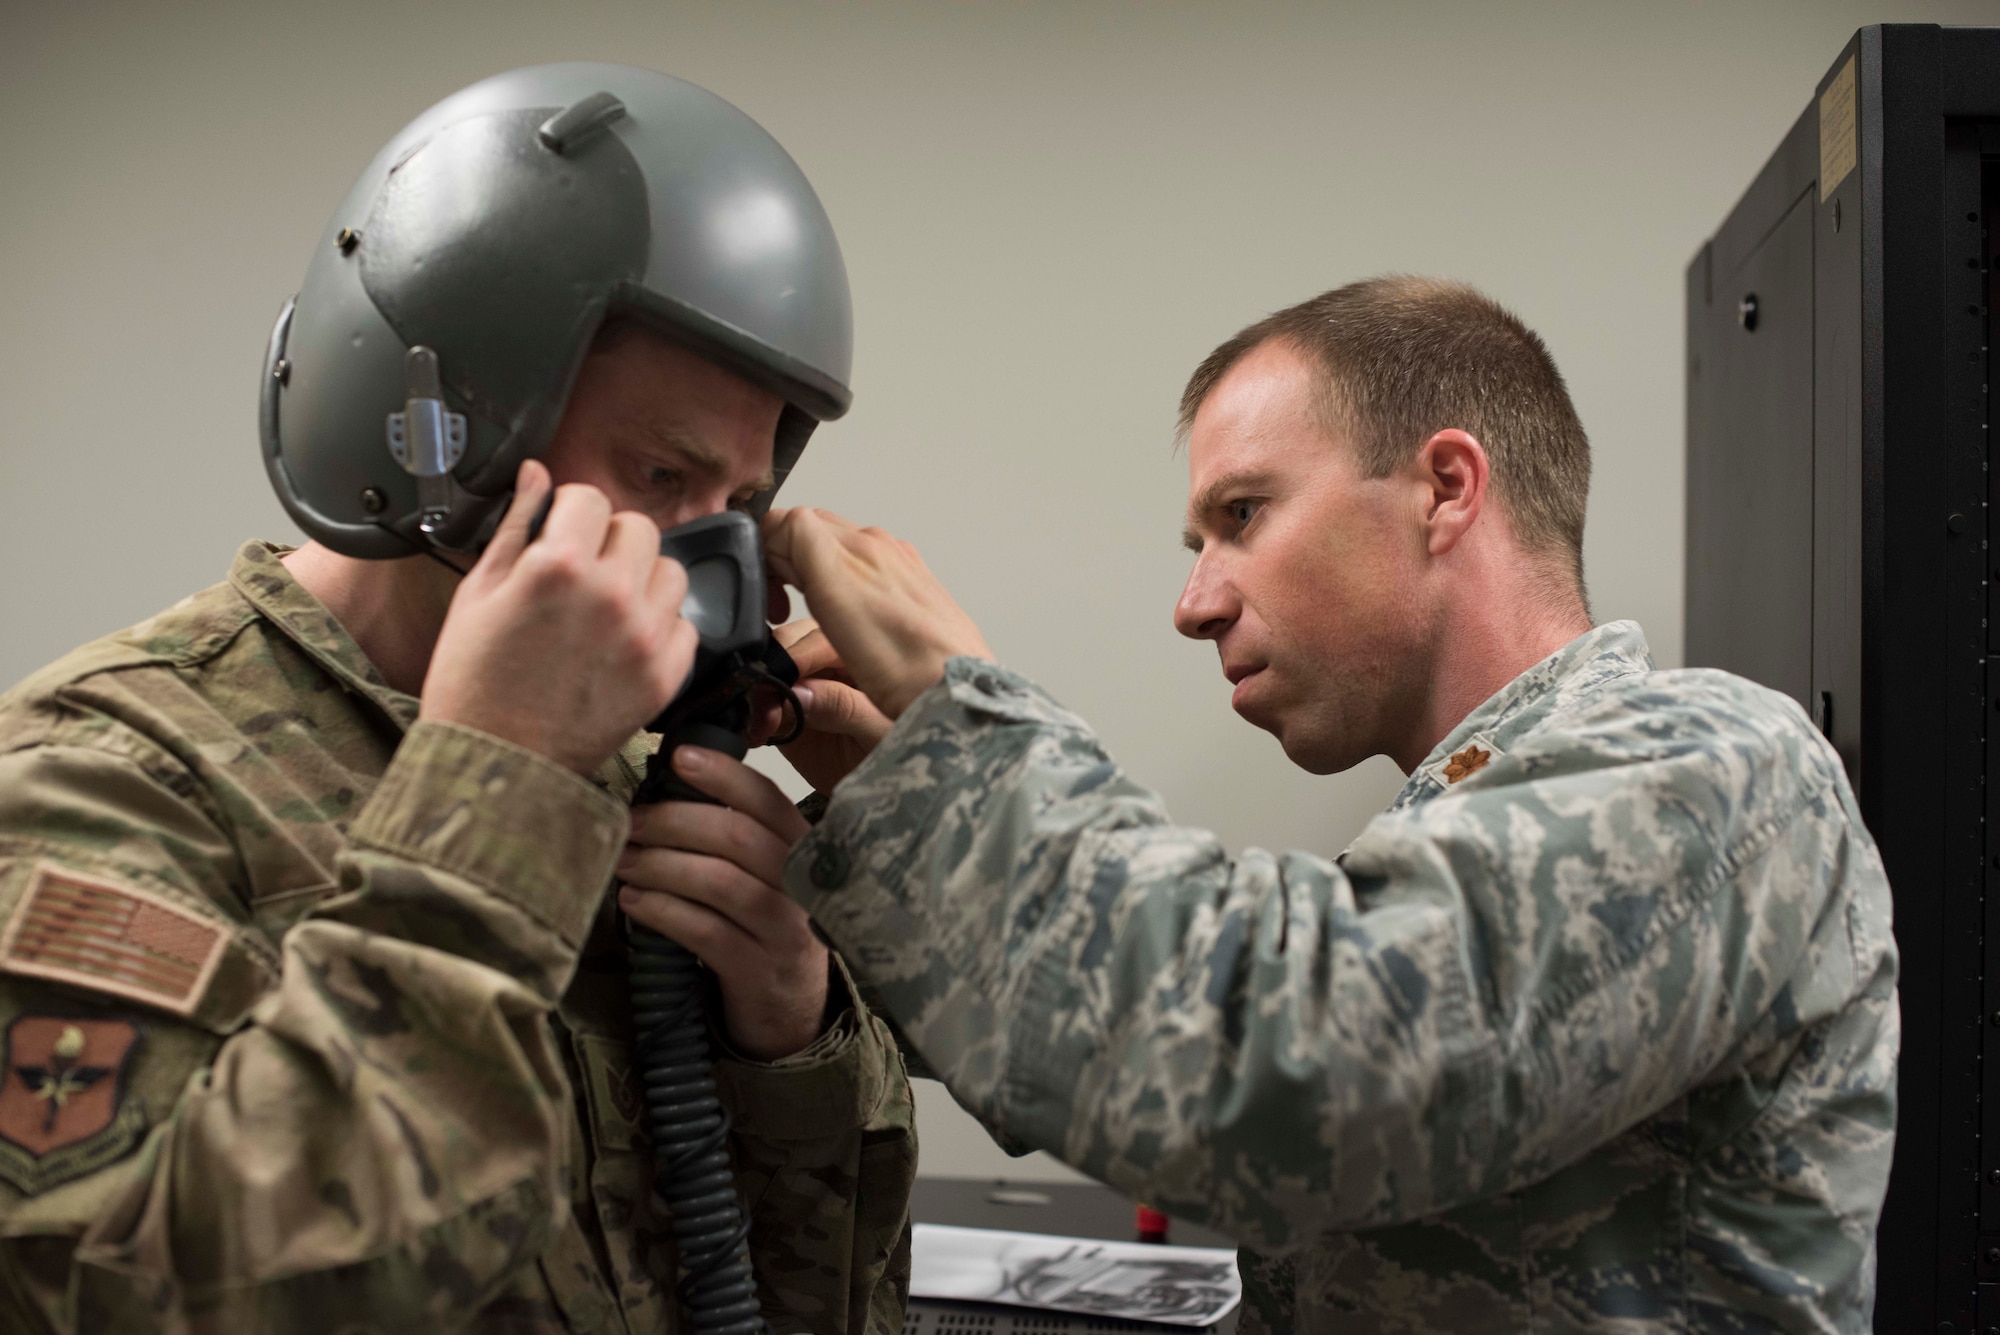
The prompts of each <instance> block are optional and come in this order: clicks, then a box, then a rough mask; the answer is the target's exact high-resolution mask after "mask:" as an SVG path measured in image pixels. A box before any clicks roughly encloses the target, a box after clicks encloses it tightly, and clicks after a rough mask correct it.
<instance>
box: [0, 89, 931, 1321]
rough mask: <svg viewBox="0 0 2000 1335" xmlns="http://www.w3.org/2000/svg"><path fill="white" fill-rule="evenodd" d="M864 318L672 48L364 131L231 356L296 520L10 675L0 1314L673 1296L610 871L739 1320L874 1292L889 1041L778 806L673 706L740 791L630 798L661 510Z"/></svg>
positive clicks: (749, 481)
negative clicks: (721, 1130) (709, 1008)
mask: <svg viewBox="0 0 2000 1335" xmlns="http://www.w3.org/2000/svg"><path fill="white" fill-rule="evenodd" d="M850 328H851V320H850V312H849V306H848V294H847V282H846V274H845V270H844V268H843V266H842V263H841V259H840V253H839V249H838V247H837V245H836V243H835V241H834V237H833V233H832V229H831V227H830V225H829V224H828V221H827V219H826V216H825V213H824V211H823V210H822V209H821V207H820V205H819V201H818V199H817V198H816V197H815V196H814V194H813V192H812V189H811V187H810V186H809V185H808V184H807V183H806V181H805V179H804V177H803V176H802V175H801V174H800V172H799V170H798V168H797V166H796V165H795V164H794V163H793V162H792V161H791V159H790V158H789V157H788V156H786V154H785V153H784V151H783V150H782V149H781V148H780V147H779V146H778V145H777V144H776V143H775V142H773V141H772V140H771V138H770V137H769V136H768V135H766V134H765V133H764V132H763V131H762V130H761V129H760V128H759V127H758V126H757V125H756V124H755V123H754V122H752V121H750V120H749V119H748V118H747V117H745V116H744V115H743V114H742V113H741V112H739V111H737V110H736V109H735V108H733V107H731V106H729V105H728V104H727V103H725V102H723V101H722V100H721V99H719V98H716V97H714V96H713V95H711V94H709V93H706V92H704V91H702V90H701V89H698V88H695V87H693V86H692V85H689V84H686V83H683V82H681V81H679V80H675V79H671V78H668V77H666V76H664V75H658V74H653V73H650V72H646V71H641V70H634V69H627V68H623V67H619V66H612V65H590V64H565V65H549V66H540V67H536V68H532V69H525V70H517V71H514V72H512V73H509V74H503V75H499V76H497V77H495V78H492V79H488V80H486V81H484V82H482V83H479V84H476V85H474V86H472V87H470V88H467V89H465V90H463V91H462V92H459V93H457V94H455V95H454V96H452V97H450V98H447V99H446V100H445V101H443V102H441V103H439V104H438V105H437V106H435V107H433V108H431V109H430V110H429V111H427V112H425V113H424V114H423V115H422V116H420V117H418V119H417V120H415V121H414V122H412V123H411V124H410V125H409V126H408V127H407V128H405V129H404V130H403V131H402V132H401V133H400V134H399V135H397V136H396V138H395V139H394V140H392V141H391V142H390V144H389V145H388V146H387V147H386V148H384V149H383V150H382V152H381V153H380V154H379V155H377V157H376V159H375V161H374V162H373V163H371V164H370V165H369V167H368V169H367V170H366V171H364V172H363V173H362V176H361V179H360V180H359V181H358V182H357V183H356V185H355V186H354V188H353V190H352V191H350V193H349V195H348V197H347V199H346V200H345V201H344V202H343V203H342V205H341V206H340V208H339V210H338V211H337V212H336V214H335V215H334V217H333V219H332V221H331V223H330V224H329V227H328V230H327V233H326V235H325V236H324V237H323V238H322V244H321V245H320V247H319V249H318V251H317V253H316V254H315V256H314V259H313V262H312V265H311V268H310V270H309V272H308V274H307V276H306V281H305V284H304V286H303V287H302V288H301V290H300V292H299V295H298V296H297V298H296V299H295V301H294V302H292V303H289V304H287V306H286V308H285V310H284V312H283V314H282V315H281V316H280V318H279V320H278V323H277V327H276V329H275V331H274V333H273V335H272V339H271V344H270V348H269V352H268V356H267V361H266V367H265V372H266V373H265V376H264V379H263V387H262V400H261V435H262V441H263V452H264V460H265V465H266V467H267V469H268V471H269V474H270V478H271V481H272V484H273V486H274V487H275V489H276V491H277V493H278V495H279V497H280V499H281V500H282V501H283V503H284V505H285V508H286V509H287V511H289V512H290V514H291V515H292V516H293V518H294V519H295V520H296V521H297V522H298V524H299V526H300V527H301V528H302V529H303V530H304V531H305V532H306V533H307V535H308V536H309V537H310V539H311V541H310V542H309V543H308V544H307V545H306V546H304V547H302V548H300V549H298V550H296V551H291V552H285V551H282V550H280V549H277V548H273V547H270V546H267V545H264V544H259V543H252V544H249V545H247V546H246V547H245V548H244V549H243V550H242V552H241V553H240V554H239V555H238V557H237V560H236V564H235V566H234V568H233V569H232V570H231V572H230V576H229V579H228V581H227V582H225V583H223V584H220V585H217V586H216V587H214V588H212V589H209V590H207V591H205V592H203V593H200V594H197V595H195V596H194V597H192V598H190V599H188V600H186V601H184V602H182V603H181V604H179V605H177V606H176V607H174V608H171V609H169V610H168V611H166V612H164V613H162V614H160V615H159V616H157V617H155V618H153V619H152V620H150V621H148V622H146V623H143V624H142V625H140V626H138V627H135V628H133V629H131V630H128V631H125V632H121V633H120V634H117V635H113V636H109V637H107V638H106V639H104V640H101V641H98V642H97V643H95V644H92V645H88V646H85V647H84V648H83V649H80V650H78V651H76V652H75V653H73V654H71V655H69V656H68V657H66V658H64V659H62V660H61V661H59V662H58V663H56V664H54V665H52V666H51V667H49V668H47V669H44V670H43V671H42V672H41V673H38V674H36V675H35V676H33V677H31V678H29V679H28V680H27V681H26V682H23V683H22V684H21V685H20V686H18V687H16V688H15V689H14V690H12V691H10V692H8V693H7V694H6V695H5V696H0V1034H4V1043H5V1065H4V1073H3V1074H0V1328H4V1329H6V1330H9V1331H13V1330H62V1331H69V1330H76V1331H89V1330H118V1331H128V1330H134V1331H145V1330H219V1331H247V1330H267V1329H268V1330H291V1329H314V1330H318V1329H329V1330H330V1329H350V1328H352V1329H364V1328H365V1329H376V1328H381V1329H408V1328H414V1327H416V1326H418V1325H420V1324H435V1325H436V1326H437V1327H438V1328H440V1329H454V1330H456V1329H467V1330H482V1331H484V1330H496V1331H497V1330H506V1331H510V1332H511V1331H537V1332H539V1331H562V1330H573V1331H600V1330H623V1331H632V1332H639V1331H672V1330H677V1329H683V1328H685V1327H684V1326H683V1317H682V1315H681V1311H680V1308H679V1305H678V1304H677V1302H676V1299H675V1294H674V1290H675V1285H676V1280H677V1267H678V1258H677V1256H676V1254H675V1247H674V1244H673V1242H672V1240H671V1237H670V1236H669V1234H668V1232H667V1221H666V1219H665V1218H664V1217H663V1215H662V1211H661V1207H660V1205H659V1202H658V1200H657V1199H656V1197H655V1196H654V1195H653V1192H652V1190H651V1181H652V1169H653V1165H652V1162H651V1160H652V1154H651V1146H650V1144H649V1143H648V1140H647V1138H646V1136H645V1134H644V1132H643V1130H642V1126H641V1118H642V1115H643V1112H642V1106H641V1102H642V1101H641V1098H640V1095H639V1091H638V1090H637V1088H636V1085H635V1081H634V1078H633V1067H634V1057H633V1052H632V1021H631V1012H630V1007H629V1002H628V1000H627V998H626V979H625V977H624V973H625V954H624V948H623V943H622V940H621V936H620V930H619V925H618V923H617V914H616V913H615V912H614V911H613V906H612V905H611V903H610V902H609V896H607V895H606V893H605V890H606V887H607V885H608V884H609V882H610V881H611V880H612V879H613V877H614V876H615V878H616V880H617V881H618V882H620V883H621V886H622V888H621V890H620V892H619V895H618V897H617V906H618V907H622V908H623V909H624V910H625V912H626V913H627V914H629V915H630V916H631V917H632V918H633V919H634V920H635V921H637V922H640V923H642V924H644V925H646V926H649V927H652V928H654V929H656V930H658V931H659V932H661V933H663V934H664V935H667V936H669V937H672V938H674V939H676V940H678V941H680V942H681V943H683V944H684V945H686V946H687V947H688V948H689V949H691V950H693V951H694V952H695V953H696V954H698V955H699V956H700V957H701V958H702V960H703V962H704V963H705V964H707V965H708V966H709V968H710V970H711V974H712V978H713V981H714V991H715V993H716V994H717V996H718V997H719V1000H720V1006H719V1009H718V1010H717V1013H716V1022H715V1030H716V1038H717V1042H718V1044H719V1045H720V1046H721V1048H722V1049H723V1055H722V1057H721V1059H720V1060H719V1061H718V1062H717V1064H716V1080H717V1084H718V1087H719V1089H720V1092H721V1095H722V1101H723V1103H724V1105H725V1107H727V1108H728V1110H729V1111H730V1112H731V1114H732V1115H733V1118H734V1126H733V1130H732V1131H731V1133H730V1137H729V1147H730V1150H731V1152H732V1155H733V1159H734V1163H735V1168H736V1177H737V1183H736V1185H737V1187H738V1193H737V1194H738V1195H739V1196H740V1197H741V1198H742V1199H743V1201H744V1202H745V1203H746V1205H747V1207H748V1215H749V1219H748V1227H749V1251H750V1255H751V1259H752V1262H753V1266H754V1269H755V1272H756V1276H757V1281H758V1287H759V1290H760V1293H761V1297H762V1304H763V1310H764V1314H765V1316H766V1317H767V1318H768V1319H770V1321H771V1322H772V1323H773V1325H774V1326H776V1327H777V1328H778V1329H783V1330H814V1331H861V1330H864V1329H867V1330H877V1329H884V1330H887V1329H895V1328H897V1327H898V1326H899V1325H900V1322H901V1299H902V1294H903V1292H904V1290H905V1288H906V1284H907V1276H908V1257H909V1242H908V1237H909V1234H908V1208H907V1205H908V1193H909V1185H910V1180H911V1177H912V1175H913V1173H914V1169H915V1160H916V1146H915V1134H914V1129H913V1116H912V1107H911V1101H910V1095H909V1089H908V1085H907V1081H906V1080H905V1077H904V1073H903V1068H902V1065H901V1062H900V1059H899V1058H898V1056H897V1053H896V1051H895V1048H894V1045H893V1044H892V1043H891V1041H890V1040H889V1038H888V1035H887V1032H886V1030H885V1029H884V1028H883V1026H882V1025H881V1023H880V1021H878V1020H877V1019H876V1018H875V1017H874V1016H873V1015H871V1014H870V1013H869V1012H868V1010H867V1008H866V1007H865V1006H864V1005H862V1004H861V1003H860V1002H859V1001H858V1000H857V999H856V997H855V994H854V991H853V986H852V983H851V982H850V981H849V979H848V975H847V973H846V970H845V968H844V966H843V965H842V964H841V962H840V960H839V959H838V958H837V957H836V956H834V955H832V954H831V953H830V952H829V951H828V950H827V948H826V947H825V946H824V945H823V944H822V943H821V942H820V941H819V940H818V939H817V938H816V937H815V936H814V934H813V933H812V931H811V929H810V926H809V924H808V923H807V921H806V918H805V916H804V914H803V912H802V911H801V910H798V909H797V908H796V907H795V906H793V905H791V904H790V903H789V902H788V901H786V900H784V899H783V898H782V896H778V895H776V894H775V893H773V892H772V891H770V890H769V889H768V888H767V886H766V884H765V883H766V882H768V881H769V880H770V879H771V873H772V869H773V868H774V867H776V866H778V865H781V863H782V859H783V856H784V851H785V846H786V842H787V841H785V840H782V839H780V838H778V837H775V836H773V835H772V834H771V830H773V829H777V830H781V831H790V832H792V833H793V834H794V835H796V833H798V832H802V830H803V828H804V824H803V820H802V818H800V817H799V816H798V815H797V814H796V813H795V812H791V811H789V809H786V810H771V809H765V808H766V807H769V806H770V804H771V803H770V794H769V791H768V789H765V788H757V789H754V790H753V789H750V788H747V787H743V786H742V785H741V784H740V783H737V781H736V780H735V779H734V778H733V777H726V778H725V780H724V781H723V782H721V783H717V782H716V781H715V779H714V777H713V773H714V771H715V769H716V767H715V766H714V765H712V764H709V765H704V764H703V761H702V756H701V754H700V753H693V754H688V753H685V752H683V753H681V754H680V755H679V756H677V758H676V769H677V771H678V772H679V773H681V774H682V775H683V776H684V777H686V778H687V779H688V780H689V781H690V782H691V783H692V784H693V785H694V786H695V787H697V788H704V789H706V790H707V791H710V792H711V793H712V794H713V795H714V796H716V797H717V798H719V799H721V800H722V801H723V802H724V803H726V805H725V806H699V805H695V804H690V803H664V804H661V805H658V806H654V807H647V808H641V809H639V810H636V811H630V812H628V810H627V805H626V804H627V802H628V800H629V799H630V796H631V794H632V792H633V791H634V789H635V787H636V783H637V779H638V775H639V771H640V769H641V768H643V765H644V753H645V750H646V741H645V739H644V738H643V737H641V738H639V739H637V740H634V733H635V732H636V731H637V730H638V728H639V727H640V726H641V725H642V724H643V723H645V722H646V721H647V720H648V719H650V718H652V717H653V716H654V715H655V714H656V713H658V712H659V710H660V709H661V707H662V706H663V705H664V704H666V702H667V701H668V699H669V698H670V697H672V696H673V694H674V693H675V692H676V691H677V690H678V689H679V687H680V686H681V684H682V682H683V681H684V680H685V679H686V677H687V674H688V670H689V665H690V663H691V661H692V658H693V652H694V644H695V638H696V637H695V634H694V631H693V629H692V628H691V627H690V626H689V624H688V623H687V622H686V621H684V620H683V619H682V618H681V617H680V616H679V614H678V609H679V607H680V604H681V600H682V597H683V595H684V593H685V591H686V588H687V582H686V576H685V573H684V572H683V571H682V570H681V568H680V567H679V566H678V565H676V564H675V563H674V562H672V561H668V560H665V559H663V558H661V557H660V556H659V554H658V551H659V546H658V536H659V531H660V529H662V528H665V527H669V526H672V525H676V524H679V523H683V522H685V521H687V520H689V519H692V518H695V517H698V516H700V515H703V514H708V513H714V512H716V511H719V510H721V509H724V508H725V507H736V508H748V509H752V510H761V509H762V508H763V506H764V505H766V504H768V501H769V498H770V495H771V493H772V492H773V491H775V490H776V488H777V486H778V485H779V483H781V482H782V481H783V478H784V476H785V474H786V472H788V471H789V469H790V467H791V465H792V463H793V462H795V461H796V459H797V458H798V454H799V451H800V450H801V449H802V448H803V447H804V445H805V441H806V438H807V436H808V435H809V434H810V433H811V430H812V428H813V426H814V424H815V423H816V422H818V421H820V420H824V419H826V418H830V417H835V416H838V415H839V414H840V413H842V412H843V411H845V409H846V407H847V405H848V401H849V392H848V389H847V384H846V382H847V375H848V368H849V354H850V347H849V343H850ZM538 512H545V513H546V521H545V523H544V524H543V526H542V527H541V529H540V530H539V536H537V535H536V532H535V530H534V529H533V528H532V526H531V520H532V519H533V518H534V516H535V515H536V514H537V513H538ZM731 773H732V774H733V771H732V772H731ZM738 788H742V791H738ZM732 808H733V810H732ZM753 817H754V819H753ZM736 1328H738V1327H731V1329H736ZM745 1328H747V1327H745Z"/></svg>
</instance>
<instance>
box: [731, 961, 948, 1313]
mask: <svg viewBox="0 0 2000 1335" xmlns="http://www.w3.org/2000/svg"><path fill="white" fill-rule="evenodd" d="M833 986H834V988H835V992H836V996H838V995H839V994H840V993H841V992H845V994H846V996H845V1001H846V1008H845V1013H844V1014H842V1015H841V1016H840V1017H839V1018H838V1019H837V1020H836V1021H835V1023H834V1024H833V1025H832V1026H831V1027H830V1028H829V1029H828V1031H827V1032H826V1033H825V1034H823V1035H822V1036H821V1037H820V1038H819V1039H818V1040H817V1041H815V1042H814V1043H813V1044H812V1045H811V1046H809V1047H807V1048H806V1049H805V1050H804V1051H803V1052H800V1053H797V1054H795V1055H793V1056H791V1057H786V1058H784V1059H782V1060H780V1061H777V1062H768V1063H766V1062H751V1061H743V1060H738V1059H733V1058H729V1057H726V1056H725V1057H724V1058H723V1059H721V1060H719V1061H718V1062H717V1063H716V1083H717V1086H718V1089H719V1092H720V1093H721V1095H722V1099H723V1102H724V1105H725V1106H726V1107H728V1109H729V1111H730V1117H731V1121H732V1124H733V1133H732V1149H733V1150H734V1153H735V1159H736V1168H737V1174H738V1183H739V1186H740V1189H741V1190H742V1192H743V1196H744V1199H745V1200H746V1201H748V1202H749V1208H750V1257H751V1262H752V1265H753V1266H754V1268H755V1270H756V1273H757V1287H758V1292H759V1295H760V1297H761V1298H762V1300H763V1303H764V1315H765V1316H766V1317H767V1318H768V1319H769V1320H770V1322H771V1324H772V1327H773V1329H775V1330H777V1331H779V1332H781V1335H783V1333H785V1332H792V1331H810V1332H813V1333H814V1335H863V1332H870V1333H871V1335H872V1333H873V1332H885V1331H897V1330H900V1329H902V1322H903V1309H904V1307H905V1306H906V1305H907V1304H908V1301H909V1292H910V1187H911V1183H913V1182H914V1181H915V1180H916V1173H917V1129H916V1103H915V1100H914V1098H913V1096H912V1095H911V1092H910V1082H909V1079H908V1077H907V1075H906V1074H905V1073H904V1069H903V1063H902V1059H901V1057H900V1055H899V1054H898V1052H897V1049H896V1045H895V1042H894V1040H893V1039H892V1037H891V1036H890V1034H889V1031H888V1029H887V1027H886V1026H885V1025H884V1024H883V1022H882V1019H881V1017H879V1016H877V1015H875V1014H873V1013H872V1012H871V1011H870V1010H869V1009H868V1007H867V1006H866V1005H864V1004H863V1003H862V1001H861V999H860V997H859V995H858V993H857V992H856V990H855V986H854V981H853V979H852V977H851V976H850V975H849V973H848V971H847V966H846V964H845V963H843V962H841V961H840V959H839V957H838V956H835V977H834V979H833Z"/></svg>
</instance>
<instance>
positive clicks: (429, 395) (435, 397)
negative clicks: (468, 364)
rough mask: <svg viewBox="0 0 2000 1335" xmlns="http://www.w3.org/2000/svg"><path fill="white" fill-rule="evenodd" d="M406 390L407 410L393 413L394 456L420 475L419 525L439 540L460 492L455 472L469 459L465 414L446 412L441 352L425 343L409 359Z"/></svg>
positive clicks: (405, 365) (391, 446)
mask: <svg viewBox="0 0 2000 1335" xmlns="http://www.w3.org/2000/svg"><path fill="white" fill-rule="evenodd" d="M403 386H404V391H405V393H406V395H407V398H406V401H405V402H404V404H403V411H401V412H399V413H390V414H389V423H388V432H389V453H391V454H393V455H395V456H396V462H397V463H399V464H401V465H402V466H403V471H404V472H406V473H410V474H413V475H414V476H415V477H416V479H417V527H418V528H419V529H421V530H422V531H423V532H424V533H426V534H428V535H432V536H435V535H436V534H438V533H440V532H442V531H443V530H444V527H445V525H446V524H447V523H448V522H449V521H450V519H451V511H452V502H453V499H454V498H455V496H456V495H457V492H458V487H457V486H456V485H455V484H454V483H453V482H452V477H451V470H452V469H454V468H456V467H458V461H459V460H460V459H463V458H464V457H465V414H464V413H454V412H447V411H445V406H444V385H443V382H442V381H441V380H440V379H439V377H438V359H437V353H435V352H433V351H431V350H430V349H429V348H427V347H424V346H422V345H421V344H419V345H418V346H417V347H414V348H411V349H410V352H409V355H408V356H407V357H405V358H404V359H403Z"/></svg>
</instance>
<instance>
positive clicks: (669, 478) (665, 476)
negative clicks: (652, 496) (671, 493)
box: [644, 466, 681, 487]
mask: <svg viewBox="0 0 2000 1335" xmlns="http://www.w3.org/2000/svg"><path fill="white" fill-rule="evenodd" d="M644 476H645V479H646V485H647V486H649V487H674V486H679V485H680V480H681V475H680V474H679V473H677V472H675V471H674V470H673V469H671V468H660V467H657V466H655V467H650V468H647V469H645V470H644Z"/></svg>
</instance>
